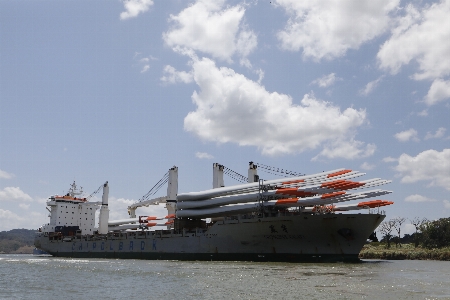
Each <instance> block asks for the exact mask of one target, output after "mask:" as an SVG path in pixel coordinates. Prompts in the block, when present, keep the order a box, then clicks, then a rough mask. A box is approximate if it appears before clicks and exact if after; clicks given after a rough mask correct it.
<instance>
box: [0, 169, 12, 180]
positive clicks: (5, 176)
mask: <svg viewBox="0 0 450 300" xmlns="http://www.w3.org/2000/svg"><path fill="white" fill-rule="evenodd" d="M13 177H14V174H11V173H8V172H6V171H3V170H0V179H11V178H13Z"/></svg>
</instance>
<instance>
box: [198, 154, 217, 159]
mask: <svg viewBox="0 0 450 300" xmlns="http://www.w3.org/2000/svg"><path fill="white" fill-rule="evenodd" d="M195 157H197V158H200V159H213V158H214V156H212V155H211V154H209V153H206V152H197V153H195Z"/></svg>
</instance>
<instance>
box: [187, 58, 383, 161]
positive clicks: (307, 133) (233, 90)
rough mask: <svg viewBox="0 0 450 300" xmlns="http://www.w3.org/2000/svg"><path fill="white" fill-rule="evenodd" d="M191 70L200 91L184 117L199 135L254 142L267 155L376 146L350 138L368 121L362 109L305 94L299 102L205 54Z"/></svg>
mask: <svg viewBox="0 0 450 300" xmlns="http://www.w3.org/2000/svg"><path fill="white" fill-rule="evenodd" d="M192 67H193V75H194V80H195V82H196V84H197V85H198V86H199V91H198V92H197V91H195V92H194V93H193V95H192V101H193V102H194V104H195V105H196V106H197V108H196V110H195V111H192V112H190V113H189V114H188V115H187V116H186V118H185V119H184V128H185V130H187V131H189V132H192V133H194V134H195V135H197V136H198V137H200V138H201V139H203V140H207V141H213V142H217V143H228V142H231V143H237V144H239V145H241V146H256V147H258V148H259V149H261V151H262V153H263V154H265V155H278V154H288V153H300V152H302V151H305V150H307V149H316V148H318V147H320V146H322V145H325V144H326V149H325V150H324V151H323V152H322V153H321V154H320V156H324V157H329V158H334V157H345V158H349V155H355V156H353V157H352V158H355V157H361V156H362V157H363V156H368V155H370V154H371V153H373V151H374V145H367V146H366V145H365V144H364V143H363V142H359V141H356V140H354V136H355V134H356V133H355V131H356V129H357V128H358V127H359V126H361V125H362V124H364V123H366V122H367V120H366V112H365V111H364V110H356V109H354V108H347V109H345V110H344V111H341V110H340V108H339V107H337V106H334V105H332V104H331V103H328V102H325V101H321V100H319V99H316V98H315V96H314V95H313V94H307V95H305V96H304V97H303V99H302V100H301V101H300V103H294V102H293V99H292V98H291V97H290V96H289V95H284V94H279V93H277V92H272V93H270V92H268V91H267V90H266V89H265V88H264V87H263V86H261V85H259V84H258V83H257V82H254V81H252V80H250V79H248V78H246V77H245V76H243V75H242V74H238V73H236V72H234V71H233V70H232V69H229V68H225V67H222V68H218V67H216V65H215V63H214V62H213V61H212V60H210V59H207V58H203V59H201V60H194V61H193V63H192Z"/></svg>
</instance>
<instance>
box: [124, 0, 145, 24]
mask: <svg viewBox="0 0 450 300" xmlns="http://www.w3.org/2000/svg"><path fill="white" fill-rule="evenodd" d="M123 5H124V7H125V11H124V12H122V13H121V14H120V19H121V20H126V19H129V18H134V17H136V16H137V15H139V14H140V13H143V12H146V11H147V10H148V9H149V8H150V6H152V5H153V0H123Z"/></svg>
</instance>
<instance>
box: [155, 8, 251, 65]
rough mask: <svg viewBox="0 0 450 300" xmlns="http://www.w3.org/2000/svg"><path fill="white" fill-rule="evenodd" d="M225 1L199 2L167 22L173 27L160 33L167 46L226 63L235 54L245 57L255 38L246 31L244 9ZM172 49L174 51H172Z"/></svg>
mask: <svg viewBox="0 0 450 300" xmlns="http://www.w3.org/2000/svg"><path fill="white" fill-rule="evenodd" d="M224 2H225V0H217V1H207V0H198V1H197V2H195V3H194V4H192V5H190V6H189V7H187V8H186V9H184V10H183V11H181V12H180V13H179V14H178V15H176V16H175V15H171V16H170V18H169V20H170V21H171V22H172V23H173V24H174V27H173V28H172V29H171V30H169V31H168V32H166V33H164V34H163V39H164V41H165V42H166V44H167V45H169V46H170V47H173V48H177V47H181V48H188V49H193V50H195V51H201V52H203V53H207V54H210V55H212V56H213V57H215V58H219V59H222V60H225V61H228V62H231V61H232V60H231V58H232V56H233V55H234V54H236V53H237V54H239V55H240V56H242V57H246V56H248V55H249V54H250V53H251V52H252V51H253V50H254V49H255V48H256V46H257V38H256V35H255V34H254V33H253V31H251V30H247V29H245V25H244V24H243V22H242V20H243V17H244V13H245V9H244V8H243V7H242V6H240V5H236V6H227V7H226V8H224ZM174 50H175V49H174Z"/></svg>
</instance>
